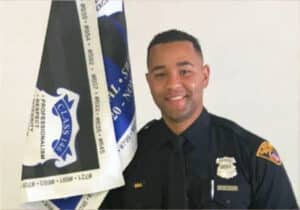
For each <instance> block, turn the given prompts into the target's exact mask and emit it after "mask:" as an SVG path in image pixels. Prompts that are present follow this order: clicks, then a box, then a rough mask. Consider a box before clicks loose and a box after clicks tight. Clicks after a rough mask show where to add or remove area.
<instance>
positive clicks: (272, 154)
mask: <svg viewBox="0 0 300 210" xmlns="http://www.w3.org/2000/svg"><path fill="white" fill-rule="evenodd" d="M256 157H260V158H263V159H266V160H269V161H271V162H272V163H274V164H276V165H279V166H280V165H282V162H281V160H280V157H279V155H278V153H277V151H276V150H275V148H274V147H273V146H272V145H271V144H270V143H269V142H267V141H264V142H263V143H261V144H260V146H259V147H258V149H257V151H256Z"/></svg>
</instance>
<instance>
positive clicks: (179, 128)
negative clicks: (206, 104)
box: [163, 107, 203, 135]
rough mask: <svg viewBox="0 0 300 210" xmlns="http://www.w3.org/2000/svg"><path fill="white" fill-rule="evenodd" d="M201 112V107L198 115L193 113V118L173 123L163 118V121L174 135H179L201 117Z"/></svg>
mask: <svg viewBox="0 0 300 210" xmlns="http://www.w3.org/2000/svg"><path fill="white" fill-rule="evenodd" d="M202 111H203V107H201V109H200V112H199V113H195V115H193V117H190V118H188V119H185V120H182V121H174V120H170V119H168V118H165V117H163V120H164V121H165V123H166V125H167V126H168V127H169V128H170V130H171V131H172V132H173V133H175V134H176V135H180V134H181V133H183V131H185V130H186V129H187V128H188V127H190V126H191V125H192V124H193V123H194V122H195V121H196V120H197V118H198V117H199V116H200V115H201V113H202Z"/></svg>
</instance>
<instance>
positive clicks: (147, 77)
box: [145, 72, 149, 84]
mask: <svg viewBox="0 0 300 210" xmlns="http://www.w3.org/2000/svg"><path fill="white" fill-rule="evenodd" d="M145 77H146V80H147V82H148V84H149V72H147V73H146V74H145Z"/></svg>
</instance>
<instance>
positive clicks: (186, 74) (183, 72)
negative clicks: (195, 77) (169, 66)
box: [179, 69, 192, 76]
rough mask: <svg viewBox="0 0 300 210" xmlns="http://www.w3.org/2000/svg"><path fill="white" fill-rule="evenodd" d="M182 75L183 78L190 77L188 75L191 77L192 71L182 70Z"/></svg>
mask: <svg viewBox="0 0 300 210" xmlns="http://www.w3.org/2000/svg"><path fill="white" fill-rule="evenodd" d="M179 73H180V75H181V76H188V75H190V74H191V73H192V72H191V71H190V70H187V69H182V70H180V72H179Z"/></svg>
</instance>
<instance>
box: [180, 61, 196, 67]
mask: <svg viewBox="0 0 300 210" xmlns="http://www.w3.org/2000/svg"><path fill="white" fill-rule="evenodd" d="M186 65H189V66H194V64H192V63H191V62H189V61H181V62H178V63H176V66H186Z"/></svg>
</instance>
